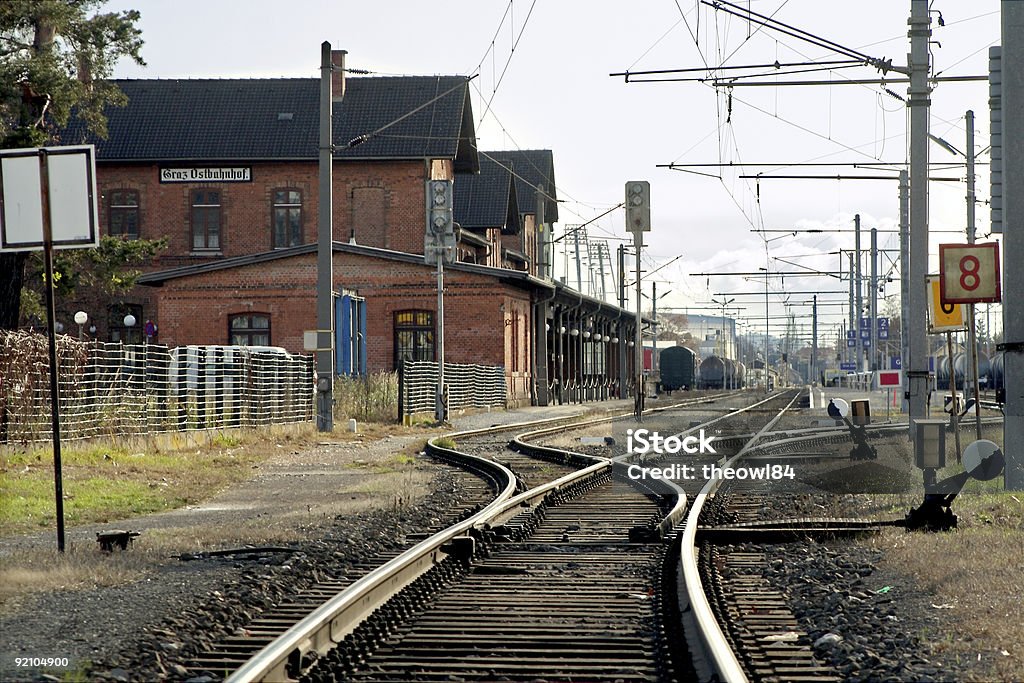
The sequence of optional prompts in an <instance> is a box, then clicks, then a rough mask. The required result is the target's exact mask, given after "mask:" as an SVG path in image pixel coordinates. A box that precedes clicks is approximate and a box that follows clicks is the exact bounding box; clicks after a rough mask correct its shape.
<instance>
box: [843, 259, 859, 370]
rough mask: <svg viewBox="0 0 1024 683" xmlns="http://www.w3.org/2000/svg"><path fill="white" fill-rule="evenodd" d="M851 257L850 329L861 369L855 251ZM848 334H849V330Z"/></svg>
mask: <svg viewBox="0 0 1024 683" xmlns="http://www.w3.org/2000/svg"><path fill="white" fill-rule="evenodd" d="M849 257H850V328H849V329H851V330H853V335H854V342H853V356H854V358H856V359H857V361H856V362H857V369H858V370H860V357H859V356H858V355H857V344H858V342H857V335H859V334H860V330H859V328H858V321H857V316H856V308H857V298H856V295H855V294H854V292H853V253H852V252H851V253H850V254H849ZM847 334H849V332H847ZM846 349H847V351H849V349H850V343H849V342H847V343H846ZM847 367H849V366H847Z"/></svg>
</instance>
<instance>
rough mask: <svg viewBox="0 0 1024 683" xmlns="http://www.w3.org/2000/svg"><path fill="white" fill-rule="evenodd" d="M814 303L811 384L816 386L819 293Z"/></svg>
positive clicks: (812, 308)
mask: <svg viewBox="0 0 1024 683" xmlns="http://www.w3.org/2000/svg"><path fill="white" fill-rule="evenodd" d="M813 300H814V303H813V304H812V306H811V311H812V315H811V371H810V373H809V374H810V377H809V378H808V379H810V380H811V386H814V382H815V380H817V378H818V295H817V294H815V295H814V299H813Z"/></svg>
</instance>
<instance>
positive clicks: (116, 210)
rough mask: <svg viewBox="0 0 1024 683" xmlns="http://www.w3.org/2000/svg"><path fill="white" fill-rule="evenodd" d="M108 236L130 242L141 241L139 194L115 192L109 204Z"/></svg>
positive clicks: (133, 191) (112, 193)
mask: <svg viewBox="0 0 1024 683" xmlns="http://www.w3.org/2000/svg"><path fill="white" fill-rule="evenodd" d="M107 234H109V235H110V236H111V237H123V238H125V239H129V240H137V239H139V193H138V191H136V190H113V191H112V192H111V193H110V198H109V200H108V202H107Z"/></svg>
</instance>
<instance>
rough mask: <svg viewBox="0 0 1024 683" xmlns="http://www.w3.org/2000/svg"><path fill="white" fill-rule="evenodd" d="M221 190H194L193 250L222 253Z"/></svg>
mask: <svg viewBox="0 0 1024 683" xmlns="http://www.w3.org/2000/svg"><path fill="white" fill-rule="evenodd" d="M220 237H221V225H220V190H192V249H193V250H194V251H209V250H215V251H220V242H221V240H220Z"/></svg>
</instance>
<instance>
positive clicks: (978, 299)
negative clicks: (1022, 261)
mask: <svg viewBox="0 0 1024 683" xmlns="http://www.w3.org/2000/svg"><path fill="white" fill-rule="evenodd" d="M972 240H973V238H972ZM939 269H940V270H939V278H940V282H941V288H942V300H943V301H945V302H949V303H961V304H967V305H968V306H969V307H970V308H969V310H970V316H969V319H970V323H971V324H970V326H969V328H968V331H969V333H970V334H969V335H968V336H969V341H970V347H971V348H970V353H971V368H972V370H973V373H972V379H973V381H974V425H975V433H976V434H977V437H978V438H979V439H980V438H981V400H980V393H979V392H980V389H979V387H978V342H977V338H976V336H975V331H974V305H975V304H981V303H995V302H998V301H1000V300H1001V296H1000V282H999V243H998V242H985V243H983V244H940V245H939Z"/></svg>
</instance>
